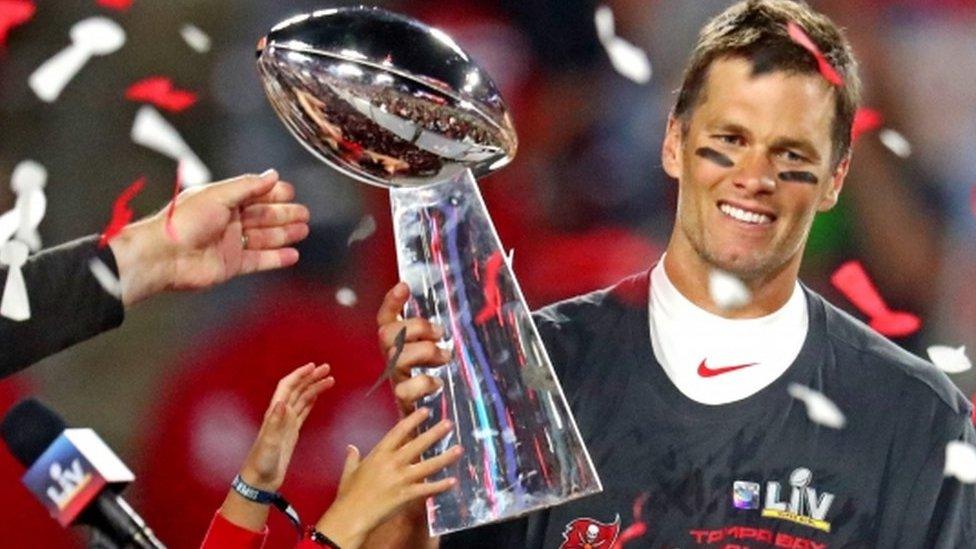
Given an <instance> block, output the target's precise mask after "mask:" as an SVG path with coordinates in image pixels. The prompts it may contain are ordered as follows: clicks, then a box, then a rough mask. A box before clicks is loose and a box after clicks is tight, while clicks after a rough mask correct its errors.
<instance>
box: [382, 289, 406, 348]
mask: <svg viewBox="0 0 976 549" xmlns="http://www.w3.org/2000/svg"><path fill="white" fill-rule="evenodd" d="M409 298H410V288H409V287H408V286H407V283H406V282H400V283H398V284H397V285H396V286H394V287H393V288H391V289H390V291H388V292H386V296H384V297H383V303H381V304H380V310H379V311H378V312H377V313H376V324H377V325H379V326H383V325H384V324H390V323H392V322H396V321H397V320H399V316H400V311H402V310H403V306H404V305H406V303H407V299H409ZM395 335H396V334H395V333H394V336H395Z"/></svg>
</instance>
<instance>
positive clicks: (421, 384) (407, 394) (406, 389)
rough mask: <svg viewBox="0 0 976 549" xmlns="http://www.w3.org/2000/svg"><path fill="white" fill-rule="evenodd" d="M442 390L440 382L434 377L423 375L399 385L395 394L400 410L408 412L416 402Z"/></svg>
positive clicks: (394, 388) (395, 388)
mask: <svg viewBox="0 0 976 549" xmlns="http://www.w3.org/2000/svg"><path fill="white" fill-rule="evenodd" d="M440 388H441V383H440V380H438V379H437V378H435V377H433V376H429V375H427V374H422V375H419V376H414V377H412V378H410V379H407V380H405V381H401V382H400V383H397V384H396V386H395V387H393V394H394V395H396V398H397V403H398V404H399V405H400V408H401V409H402V410H408V409H410V408H411V407H412V406H413V405H414V403H415V402H417V401H418V400H420V399H422V398H424V397H425V396H427V395H431V394H434V393H436V392H437V390H438V389H440Z"/></svg>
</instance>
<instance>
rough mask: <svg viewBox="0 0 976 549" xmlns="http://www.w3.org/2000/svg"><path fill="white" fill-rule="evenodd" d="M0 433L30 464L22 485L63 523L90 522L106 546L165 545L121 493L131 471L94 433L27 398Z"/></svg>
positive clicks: (150, 548) (149, 548) (157, 548)
mask: <svg viewBox="0 0 976 549" xmlns="http://www.w3.org/2000/svg"><path fill="white" fill-rule="evenodd" d="M0 437H2V438H3V440H4V442H6V443H7V446H8V447H9V448H10V453H11V454H13V456H14V457H15V458H17V461H19V462H20V463H22V464H23V465H24V466H25V467H27V468H28V469H27V472H26V473H24V476H23V478H22V482H23V483H24V485H25V486H26V487H27V489H28V490H30V491H31V493H33V494H34V497H36V498H37V499H38V500H39V501H40V502H41V504H42V505H44V507H45V508H47V509H48V511H49V512H50V513H51V516H52V517H54V518H55V520H57V521H58V522H59V523H60V524H61V526H65V527H67V526H69V525H73V524H84V525H87V526H90V527H91V528H93V529H94V530H96V531H97V532H99V533H101V534H102V536H103V537H104V538H105V539H104V540H100V541H101V542H102V543H104V544H107V545H108V546H109V547H137V548H139V549H161V548H162V549H165V547H166V546H165V545H163V544H162V542H160V541H159V540H158V539H157V538H156V536H155V535H154V534H153V532H152V530H151V529H150V528H149V527H148V526H147V525H146V522H145V521H144V520H142V517H140V516H139V515H138V514H137V513H136V512H135V511H134V510H133V509H132V507H131V506H129V504H128V503H127V502H126V501H125V500H124V499H122V496H120V495H119V492H121V491H122V490H123V489H124V488H125V487H126V485H128V483H130V482H132V481H133V480H135V475H133V474H132V471H130V470H129V468H128V467H126V466H125V464H124V463H122V460H120V459H119V457H118V456H116V455H115V453H114V452H112V450H111V449H110V448H109V447H108V445H106V444H105V442H104V441H103V440H102V439H101V438H100V437H99V436H98V435H97V434H95V431H93V430H91V429H71V428H67V425H66V424H65V422H64V420H63V419H61V417H60V416H58V414H57V413H56V412H54V411H53V410H51V409H50V408H48V407H47V406H45V405H44V404H43V403H41V402H40V401H38V400H36V399H33V398H31V399H27V400H24V401H21V402H20V403H18V404H17V405H16V406H14V407H13V408H11V409H10V411H9V412H7V415H6V417H4V418H3V422H2V423H0Z"/></svg>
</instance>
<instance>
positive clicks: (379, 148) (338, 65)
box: [257, 7, 517, 187]
mask: <svg viewBox="0 0 976 549" xmlns="http://www.w3.org/2000/svg"><path fill="white" fill-rule="evenodd" d="M257 55H258V68H259V70H260V72H261V77H262V81H263V83H264V87H265V91H266V92H267V94H268V97H269V99H270V101H271V103H272V105H273V106H274V109H275V110H276V111H277V113H278V115H279V116H280V117H281V119H282V120H283V121H284V122H285V125H286V126H287V127H288V129H289V130H290V131H291V133H292V134H293V135H294V136H295V137H296V138H297V139H298V141H299V142H301V143H302V144H303V145H305V147H307V148H308V149H309V150H311V151H312V153H314V154H315V155H316V156H318V157H319V158H320V159H322V160H323V161H325V162H326V163H328V164H330V165H331V166H333V167H335V168H336V169H338V170H339V171H341V172H342V173H345V174H346V175H349V176H351V177H354V178H356V179H359V180H361V181H365V182H366V183H370V184H373V185H379V186H383V187H408V186H419V185H426V184H429V183H431V182H432V181H442V180H445V179H449V178H450V177H452V176H454V175H456V174H458V173H460V172H462V171H463V170H465V169H469V170H471V171H472V173H474V175H475V176H476V177H478V176H481V175H485V174H487V173H489V172H491V171H494V170H496V169H498V168H500V167H502V166H504V165H506V164H508V162H510V161H511V159H512V157H513V156H514V155H515V150H516V147H517V139H516V136H515V129H514V128H513V127H512V121H511V117H510V116H509V114H508V111H507V109H506V107H505V103H504V102H503V101H502V98H501V95H500V94H499V93H498V90H497V89H496V88H495V85H494V83H493V82H492V81H491V79H489V78H488V75H487V74H485V72H484V71H483V70H482V69H481V68H480V67H478V66H477V65H476V64H474V62H473V61H472V60H471V59H470V58H469V57H468V55H467V54H465V52H464V51H462V50H461V48H459V47H458V46H457V44H455V43H454V41H453V40H452V39H451V38H450V37H448V36H447V35H446V34H444V33H443V32H441V31H438V30H437V29H433V28H431V27H427V26H425V25H423V24H420V23H418V22H416V21H414V20H412V19H409V18H406V17H403V16H401V15H397V14H395V13H391V12H388V11H385V10H382V9H378V8H364V7H360V8H338V9H327V10H320V11H316V12H314V13H311V14H304V15H299V16H296V17H293V18H291V19H288V20H286V21H284V22H282V23H280V24H279V25H277V26H275V27H274V28H273V29H272V30H271V32H270V33H269V34H268V35H267V36H265V37H264V38H262V39H261V40H260V42H259V43H258V47H257Z"/></svg>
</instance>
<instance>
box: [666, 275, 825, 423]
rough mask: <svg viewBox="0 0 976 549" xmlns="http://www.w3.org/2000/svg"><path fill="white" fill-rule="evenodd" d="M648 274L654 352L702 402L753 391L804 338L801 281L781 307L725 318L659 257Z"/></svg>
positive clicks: (773, 376) (775, 374)
mask: <svg viewBox="0 0 976 549" xmlns="http://www.w3.org/2000/svg"><path fill="white" fill-rule="evenodd" d="M650 278H651V291H650V299H649V303H648V307H649V311H650V314H649V318H650V331H651V344H652V345H653V346H654V356H655V358H657V361H658V362H659V363H660V364H661V366H662V367H663V368H664V372H665V373H666V374H667V376H668V377H669V378H670V379H671V382H672V383H674V384H675V386H676V387H677V388H678V390H680V391H681V392H682V393H684V395H685V396H687V397H688V398H690V399H692V400H695V401H698V402H701V403H702V404H712V405H717V404H727V403H729V402H734V401H737V400H742V399H744V398H746V397H748V396H751V395H753V394H755V393H757V392H758V391H759V390H761V389H762V388H764V387H766V386H767V385H769V384H770V383H772V382H773V381H775V380H776V379H777V378H778V377H779V376H780V375H782V374H783V372H785V371H786V369H787V368H789V367H790V365H791V364H792V363H793V361H794V360H795V359H796V357H797V355H798V354H799V353H800V348H801V347H802V346H803V342H804V340H806V337H807V326H808V323H809V319H808V311H807V304H806V298H805V297H804V294H803V290H802V289H801V288H800V284H799V282H797V284H796V287H795V288H794V289H793V294H792V295H791V296H790V299H789V300H788V301H787V302H786V304H785V305H783V306H782V307H781V308H780V309H779V310H777V311H775V312H773V313H771V314H768V315H766V316H763V317H760V318H748V319H728V318H722V317H720V316H718V315H714V314H712V313H710V312H708V311H706V310H704V309H702V308H700V307H698V306H697V305H695V304H694V303H692V302H691V301H689V300H688V299H687V298H686V297H685V296H684V295H682V294H681V292H679V291H678V289H677V288H676V287H675V286H674V284H672V283H671V280H670V279H668V275H667V273H666V272H665V269H664V259H663V258H662V259H661V261H658V263H657V266H655V267H654V269H653V270H652V271H651V277H650Z"/></svg>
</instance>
